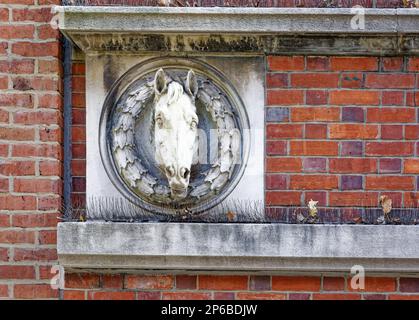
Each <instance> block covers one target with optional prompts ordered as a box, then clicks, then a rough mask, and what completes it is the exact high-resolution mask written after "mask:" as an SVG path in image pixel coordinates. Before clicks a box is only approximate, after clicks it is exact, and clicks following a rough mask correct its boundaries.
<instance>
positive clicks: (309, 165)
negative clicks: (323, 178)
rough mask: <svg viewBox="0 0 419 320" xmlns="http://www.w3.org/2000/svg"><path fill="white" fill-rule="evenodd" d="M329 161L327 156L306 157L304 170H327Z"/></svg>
mask: <svg viewBox="0 0 419 320" xmlns="http://www.w3.org/2000/svg"><path fill="white" fill-rule="evenodd" d="M326 164H327V161H326V159H325V158H304V159H303V171H304V172H317V173H318V172H326Z"/></svg>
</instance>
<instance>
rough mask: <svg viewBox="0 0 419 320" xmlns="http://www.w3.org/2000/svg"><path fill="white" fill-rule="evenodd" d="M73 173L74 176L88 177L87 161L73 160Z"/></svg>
mask: <svg viewBox="0 0 419 320" xmlns="http://www.w3.org/2000/svg"><path fill="white" fill-rule="evenodd" d="M71 173H72V174H73V176H82V177H84V176H86V160H72V161H71Z"/></svg>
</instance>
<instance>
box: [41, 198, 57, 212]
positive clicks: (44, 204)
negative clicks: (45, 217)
mask: <svg viewBox="0 0 419 320" xmlns="http://www.w3.org/2000/svg"><path fill="white" fill-rule="evenodd" d="M61 209H62V202H61V196H60V195H51V196H48V195H47V196H38V210H40V211H51V210H61Z"/></svg>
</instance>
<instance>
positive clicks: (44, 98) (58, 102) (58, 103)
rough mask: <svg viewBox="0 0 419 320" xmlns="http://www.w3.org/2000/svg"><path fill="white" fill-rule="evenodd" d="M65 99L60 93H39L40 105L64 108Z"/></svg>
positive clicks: (40, 106) (42, 106) (41, 106)
mask: <svg viewBox="0 0 419 320" xmlns="http://www.w3.org/2000/svg"><path fill="white" fill-rule="evenodd" d="M62 105H63V99H62V97H61V96H60V95H59V94H38V107H39V108H50V109H59V110H61V109H62Z"/></svg>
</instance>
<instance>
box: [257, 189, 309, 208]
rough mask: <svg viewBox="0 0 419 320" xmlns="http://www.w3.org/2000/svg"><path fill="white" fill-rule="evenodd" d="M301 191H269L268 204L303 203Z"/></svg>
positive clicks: (267, 193) (267, 195) (267, 194)
mask: <svg viewBox="0 0 419 320" xmlns="http://www.w3.org/2000/svg"><path fill="white" fill-rule="evenodd" d="M301 194H302V193H301V192H293V191H268V192H266V194H265V197H266V204H267V205H277V206H280V205H283V206H289V205H295V206H297V205H300V204H301Z"/></svg>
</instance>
